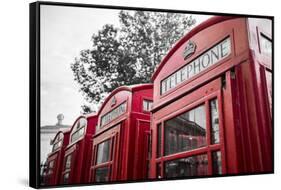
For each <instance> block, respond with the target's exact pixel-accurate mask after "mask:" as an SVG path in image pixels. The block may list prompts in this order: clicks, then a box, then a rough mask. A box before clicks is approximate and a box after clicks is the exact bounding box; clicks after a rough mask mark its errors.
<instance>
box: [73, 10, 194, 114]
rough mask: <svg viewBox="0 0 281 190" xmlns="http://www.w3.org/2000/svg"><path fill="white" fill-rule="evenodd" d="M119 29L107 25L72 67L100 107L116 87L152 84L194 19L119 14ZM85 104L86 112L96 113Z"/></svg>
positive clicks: (89, 98)
mask: <svg viewBox="0 0 281 190" xmlns="http://www.w3.org/2000/svg"><path fill="white" fill-rule="evenodd" d="M118 16H119V22H120V26H119V27H118V28H117V27H115V26H113V25H110V24H106V25H104V26H103V28H102V29H101V30H99V31H98V33H97V34H93V36H92V43H93V45H92V47H91V48H90V49H86V50H82V51H81V52H80V56H79V57H77V58H75V60H74V62H73V63H72V64H71V69H72V71H73V74H74V79H75V81H77V82H78V84H79V86H80V90H81V92H82V93H83V95H84V97H85V98H86V100H87V102H88V103H89V105H91V104H95V105H100V104H101V103H102V101H103V100H104V98H105V97H106V96H107V95H108V93H110V92H111V91H112V90H114V89H115V88H117V87H119V86H122V85H132V84H139V83H147V82H150V78H151V75H152V73H153V72H154V71H155V69H156V67H157V65H158V64H159V63H160V61H161V59H162V58H163V56H164V55H165V54H166V53H167V52H168V50H169V49H170V48H171V47H172V46H173V44H175V42H176V41H177V40H179V39H180V38H181V37H182V36H183V35H184V34H185V33H186V32H188V31H189V29H190V27H191V26H192V25H194V24H195V20H194V19H193V18H192V17H191V16H190V15H186V14H179V13H160V12H146V11H120V12H119V15H118ZM89 105H83V106H82V109H83V112H91V111H96V110H92V109H91V106H89Z"/></svg>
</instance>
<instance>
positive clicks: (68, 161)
mask: <svg viewBox="0 0 281 190" xmlns="http://www.w3.org/2000/svg"><path fill="white" fill-rule="evenodd" d="M71 157H72V156H71V154H70V155H68V156H67V157H66V161H65V169H70V167H71Z"/></svg>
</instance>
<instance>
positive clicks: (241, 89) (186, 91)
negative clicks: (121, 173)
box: [150, 16, 273, 179]
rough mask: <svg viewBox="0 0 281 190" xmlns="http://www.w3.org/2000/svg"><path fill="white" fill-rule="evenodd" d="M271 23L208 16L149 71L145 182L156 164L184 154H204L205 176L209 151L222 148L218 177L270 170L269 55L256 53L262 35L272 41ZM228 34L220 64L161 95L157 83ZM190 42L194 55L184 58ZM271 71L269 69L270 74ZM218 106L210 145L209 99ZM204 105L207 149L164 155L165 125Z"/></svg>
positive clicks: (210, 171) (154, 172) (271, 150)
mask: <svg viewBox="0 0 281 190" xmlns="http://www.w3.org/2000/svg"><path fill="white" fill-rule="evenodd" d="M269 22H271V21H270V20H266V19H254V18H253V19H247V18H239V17H226V16H219V17H213V18H211V19H209V20H207V21H206V22H204V23H202V24H200V25H199V26H197V27H195V28H194V29H193V30H191V31H190V32H189V33H188V34H187V35H186V36H184V37H183V38H182V39H180V40H179V42H178V43H177V44H176V45H175V46H174V47H173V48H172V49H171V50H170V52H169V53H168V54H167V56H166V57H165V58H164V59H163V61H162V62H161V63H160V66H159V67H158V68H157V70H156V72H155V73H154V75H153V77H152V80H153V84H154V93H153V94H154V103H153V109H152V125H151V129H152V135H153V136H152V159H151V167H150V178H151V179H155V178H157V168H158V165H159V164H160V167H161V171H160V174H161V177H165V176H164V168H163V167H164V162H165V161H167V160H174V159H178V158H183V157H187V156H193V155H198V154H201V153H203V152H207V153H208V175H213V172H212V157H211V151H214V150H218V149H220V150H221V155H222V174H244V173H267V172H272V171H273V157H272V155H273V154H272V153H273V149H272V143H273V142H272V115H271V113H272V112H271V108H270V106H269V101H270V98H271V95H269V94H268V93H267V88H269V89H271V88H272V86H271V84H269V85H270V86H267V85H268V83H267V82H266V77H265V71H266V70H267V71H271V68H272V63H271V57H270V56H266V55H263V54H262V52H261V51H260V44H259V43H260V42H259V38H260V36H261V34H260V33H261V31H263V34H266V36H268V37H269V38H271V25H270V24H269ZM226 36H229V37H230V39H231V54H230V55H229V56H228V57H227V58H225V59H223V60H221V61H220V62H219V63H216V64H215V65H212V66H210V67H209V68H207V69H206V70H204V71H203V72H201V73H199V74H197V75H196V76H193V77H191V78H190V79H188V80H186V81H184V82H182V83H181V84H179V85H177V86H176V87H175V88H173V89H170V90H169V91H167V92H166V93H164V94H162V95H161V94H160V88H161V86H160V85H161V81H162V80H163V79H165V78H166V77H167V76H169V75H171V74H172V73H174V72H175V71H177V70H178V69H179V68H181V67H182V66H183V65H186V64H187V63H189V62H190V61H192V60H193V59H195V58H196V57H198V56H200V55H201V54H202V53H203V52H204V51H206V50H208V49H209V48H210V47H212V46H214V45H215V44H216V43H217V42H219V41H221V40H222V39H224V38H225V37H226ZM189 40H192V41H193V42H195V43H196V44H197V49H196V52H195V53H194V54H193V55H192V56H191V57H189V58H188V59H187V60H184V59H183V56H182V52H183V50H184V48H185V46H186V44H187V43H188V41H189ZM271 73H272V71H271ZM214 97H217V98H218V100H219V101H218V103H219V105H218V106H219V128H220V144H218V145H211V144H210V115H209V113H208V112H209V103H208V102H209V100H210V99H212V98H214ZM202 103H203V104H205V108H206V110H207V111H206V113H208V114H207V117H206V122H207V146H205V147H201V148H198V149H194V150H190V151H185V152H179V153H176V154H172V155H168V156H163V155H164V145H165V143H164V122H165V121H167V120H168V119H171V118H174V117H175V116H177V115H179V114H181V113H183V112H185V111H188V110H190V109H192V108H194V106H197V105H200V104H202ZM159 124H161V127H162V130H161V133H162V134H161V136H162V139H161V140H162V141H161V144H162V145H161V147H162V149H161V151H162V156H160V157H159V158H157V142H158V139H157V138H158V134H157V126H158V125H159Z"/></svg>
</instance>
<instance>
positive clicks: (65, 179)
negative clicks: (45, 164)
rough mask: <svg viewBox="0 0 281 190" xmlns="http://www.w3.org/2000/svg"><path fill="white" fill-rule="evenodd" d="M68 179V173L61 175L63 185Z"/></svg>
mask: <svg viewBox="0 0 281 190" xmlns="http://www.w3.org/2000/svg"><path fill="white" fill-rule="evenodd" d="M68 179H69V173H66V174H64V175H63V183H64V184H67V183H68Z"/></svg>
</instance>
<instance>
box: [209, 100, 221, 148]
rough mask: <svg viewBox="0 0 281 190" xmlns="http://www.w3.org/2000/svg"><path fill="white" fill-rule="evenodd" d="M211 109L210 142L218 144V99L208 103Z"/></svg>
mask: <svg viewBox="0 0 281 190" xmlns="http://www.w3.org/2000/svg"><path fill="white" fill-rule="evenodd" d="M210 109H211V141H212V144H217V143H219V142H220V131H219V110H218V99H214V100H211V101H210Z"/></svg>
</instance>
